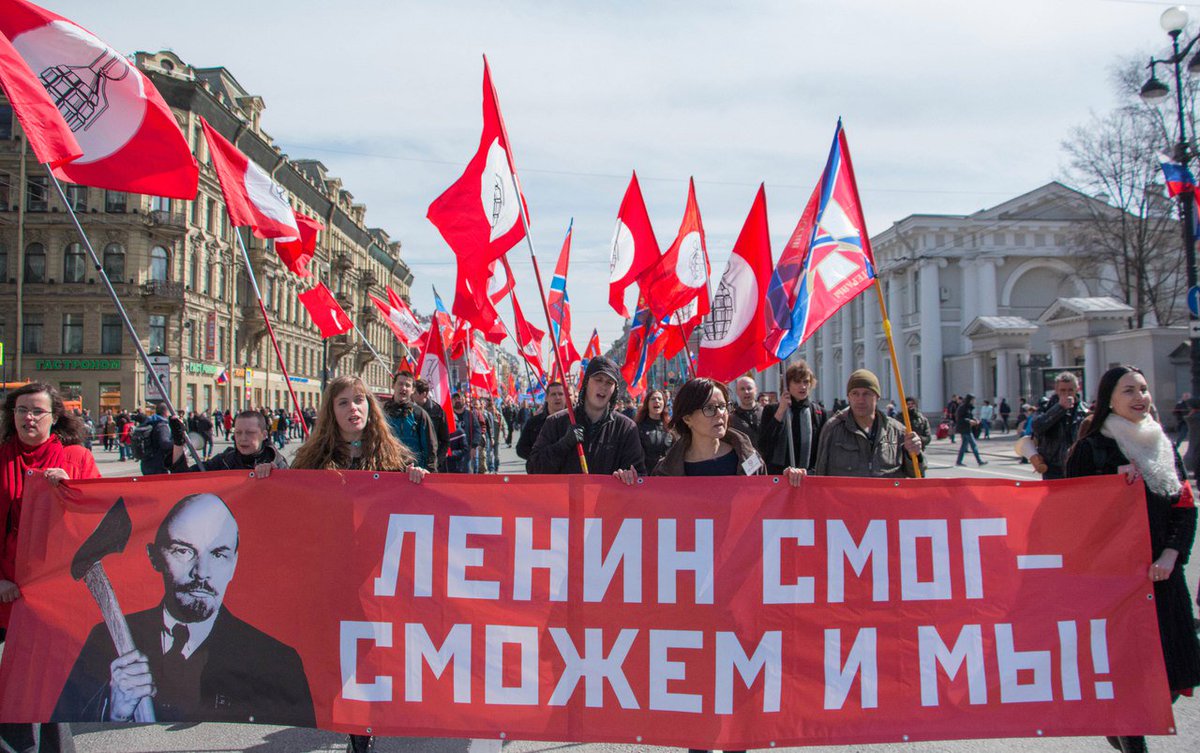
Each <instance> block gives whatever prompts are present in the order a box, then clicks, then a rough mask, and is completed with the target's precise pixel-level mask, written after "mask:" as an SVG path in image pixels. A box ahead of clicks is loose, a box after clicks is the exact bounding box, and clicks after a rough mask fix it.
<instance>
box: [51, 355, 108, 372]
mask: <svg viewBox="0 0 1200 753" xmlns="http://www.w3.org/2000/svg"><path fill="white" fill-rule="evenodd" d="M37 369H38V371H70V370H72V369H77V370H79V371H120V369H121V361H120V359H117V358H39V359H38V361H37Z"/></svg>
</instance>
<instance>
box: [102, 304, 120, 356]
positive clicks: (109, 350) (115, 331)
mask: <svg viewBox="0 0 1200 753" xmlns="http://www.w3.org/2000/svg"><path fill="white" fill-rule="evenodd" d="M121 333H122V327H121V317H120V316H118V315H117V314H103V315H102V316H101V317H100V352H101V353H103V354H104V355H118V354H120V352H121V350H122V349H123V348H122V345H123V344H122V342H121Z"/></svg>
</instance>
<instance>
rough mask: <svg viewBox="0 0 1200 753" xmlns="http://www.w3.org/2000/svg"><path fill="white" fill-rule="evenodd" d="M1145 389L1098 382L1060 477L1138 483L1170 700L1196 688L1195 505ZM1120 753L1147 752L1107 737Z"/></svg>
mask: <svg viewBox="0 0 1200 753" xmlns="http://www.w3.org/2000/svg"><path fill="white" fill-rule="evenodd" d="M1152 407H1153V402H1152V400H1151V396H1150V387H1149V385H1148V384H1147V382H1146V377H1145V375H1144V374H1142V372H1141V370H1140V369H1137V368H1135V367H1133V366H1116V367H1114V368H1112V369H1109V370H1108V371H1107V372H1105V373H1104V376H1102V377H1101V378H1100V385H1099V387H1098V388H1097V391H1096V403H1095V410H1094V412H1093V413H1092V415H1091V416H1090V417H1089V418H1088V419H1087V420H1086V421H1085V422H1084V424H1083V425H1082V427H1081V429H1080V436H1079V439H1078V440H1077V441H1076V442H1075V445H1074V446H1073V447H1072V448H1071V452H1070V454H1069V455H1068V457H1067V462H1066V467H1065V469H1064V470H1065V475H1066V476H1067V477H1068V478H1072V477H1076V476H1097V475H1104V474H1114V473H1121V474H1124V476H1125V478H1126V480H1127V481H1128V482H1129V483H1130V484H1134V483H1137V482H1138V481H1141V485H1142V486H1143V487H1144V488H1145V493H1146V513H1147V517H1148V519H1149V524H1150V547H1151V551H1150V552H1149V554H1150V556H1151V559H1152V562H1151V564H1150V567H1149V570H1148V572H1147V576H1148V577H1149V578H1150V580H1151V581H1153V582H1154V603H1155V606H1156V608H1157V610H1158V633H1159V639H1160V641H1161V643H1162V650H1163V658H1164V660H1165V663H1166V667H1167V682H1168V684H1169V686H1170V689H1171V695H1172V698H1177V697H1178V696H1179V695H1180V694H1181V693H1184V692H1190V691H1191V689H1192V688H1194V687H1196V686H1197V685H1200V641H1198V640H1197V638H1196V632H1195V626H1194V622H1193V616H1192V602H1191V596H1190V595H1189V594H1188V589H1187V583H1186V581H1185V580H1184V577H1183V566H1184V565H1185V564H1186V563H1187V559H1188V554H1189V553H1190V552H1191V550H1192V541H1193V539H1194V538H1195V535H1196V506H1195V501H1194V499H1193V496H1192V489H1191V487H1190V486H1189V485H1188V483H1187V474H1186V473H1185V472H1184V470H1183V463H1182V461H1180V459H1179V455H1178V454H1177V453H1176V452H1175V448H1174V446H1173V445H1172V443H1171V439H1170V437H1168V436H1167V434H1166V432H1164V431H1163V428H1162V426H1160V425H1159V423H1158V421H1156V420H1155V419H1154V417H1153V415H1151V412H1152ZM1108 740H1109V743H1110V744H1112V746H1113V747H1114V748H1117V749H1119V750H1122V751H1125V753H1140V752H1141V751H1145V750H1146V740H1145V738H1143V737H1121V738H1114V737H1110V738H1109V739H1108Z"/></svg>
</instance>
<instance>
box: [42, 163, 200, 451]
mask: <svg viewBox="0 0 1200 753" xmlns="http://www.w3.org/2000/svg"><path fill="white" fill-rule="evenodd" d="M22 154H24V151H22ZM44 167H45V168H46V175H48V176H50V180H51V182H53V183H54V187H55V188H56V189H57V190H58V195H59V198H61V199H62V202H63V206H65V207H66V208H67V213H68V214H70V215H71V221H72V222H74V223H75V229H76V230H78V231H79V238H80V239H81V240H82V241H83V247H84V248H86V249H87V252H88V256H90V257H91V258H92V266H93V267H95V269H96V272H97V273H98V274H99V275H100V279H101V280H104V286H105V287H106V288H108V294H109V295H110V296H112V299H113V303H115V304H116V305H117V313H118V314H120V315H121V321H122V322H123V323H124V324H125V330H126V331H127V332H129V338H130V339H131V340H133V347H134V349H135V350H137V353H138V356H139V357H140V358H141V359H142V363H143V364H145V366H146V374H147V375H148V376H149V377H150V378H151V379H152V380H153V382H154V384H155V386H156V387H158V394H160V395H162V398H163V402H164V403H166V404H167V411H168V412H169V413H170V414H171V415H172V416H175V417H177V418H181V417H180V416H179V412H178V411H177V410H175V405H174V404H173V403H172V402H171V396H170V395H168V394H167V386H166V385H165V384H164V383H163V380H162V378H161V377H160V376H159V373H158V372H157V371H155V370H154V368H153V367H152V366H151V365H150V356H149V355H148V354H147V353H146V349H145V348H143V347H142V341H141V339H139V338H138V333H137V330H136V329H134V328H133V322H131V321H130V320H129V314H128V313H126V311H125V307H124V306H123V305H121V299H120V297H119V296H117V291H116V289H115V288H113V285H112V280H110V279H108V273H107V272H105V271H104V265H103V264H101V263H100V259H99V257H97V256H96V249H94V248H92V242H91V240H89V239H88V237H87V233H85V232H83V225H82V224H80V222H79V217H78V215H76V214H75V209H74V208H73V207H72V206H71V202H70V201H69V200H68V199H67V193H66V191H64V190H63V187H62V183H59V182H58V178H57V177H56V176H55V175H54V171H53V170H52V169H50V166H49V165H44ZM180 389H182V388H180ZM183 443H184V445H186V446H187V449H188V452H190V453H191V455H192V460H194V461H195V462H196V466H197V467H198V468H199V469H200V470H202V471H203V470H204V461H203V460H202V459H201V458H200V453H199V452H197V451H196V448H195V447H194V446H192V440H191V439H190V438H189V437H188V433H187V432H186V431H185V432H184V433H183Z"/></svg>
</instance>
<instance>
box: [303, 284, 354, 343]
mask: <svg viewBox="0 0 1200 753" xmlns="http://www.w3.org/2000/svg"><path fill="white" fill-rule="evenodd" d="M297 297H298V298H299V299H300V303H303V304H304V308H306V309H308V315H309V316H311V317H312V320H313V324H315V325H317V329H319V330H321V337H333V336H334V335H342V334H345V333H347V332H349V331H350V329H351V328H352V327H353V326H354V325H353V324H351V323H350V317H348V316H346V312H345V311H343V310H342V307H341V306H339V305H338V302H337V300H336V299H334V297H333V293H330V292H329V288H327V287H325V285H324V284H323V283H319V282H318V283H317V286H316V287H315V288H312V289H310V290H306V291H304V292H303V293H300V294H299V295H298V296H297Z"/></svg>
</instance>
